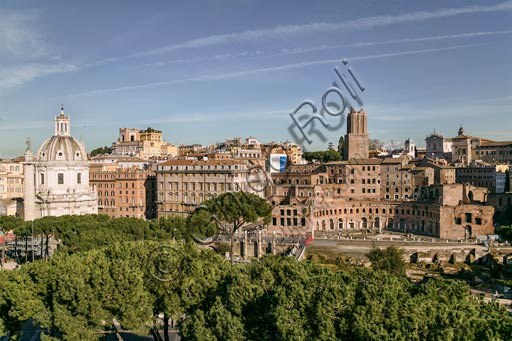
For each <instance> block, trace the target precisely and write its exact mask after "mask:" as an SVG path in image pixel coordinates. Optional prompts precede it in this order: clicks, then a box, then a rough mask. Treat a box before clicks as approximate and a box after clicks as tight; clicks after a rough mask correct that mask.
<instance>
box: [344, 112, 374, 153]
mask: <svg viewBox="0 0 512 341" xmlns="http://www.w3.org/2000/svg"><path fill="white" fill-rule="evenodd" d="M368 144H369V142H368V129H367V117H366V111H364V109H363V108H361V110H359V111H356V110H355V109H354V108H353V107H352V108H351V109H350V113H349V114H348V115H347V135H346V136H345V155H344V156H343V157H344V159H345V160H350V159H354V158H356V159H367V158H368Z"/></svg>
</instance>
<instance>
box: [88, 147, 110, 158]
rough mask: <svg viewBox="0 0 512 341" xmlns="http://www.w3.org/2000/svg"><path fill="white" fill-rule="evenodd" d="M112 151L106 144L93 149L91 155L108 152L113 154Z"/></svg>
mask: <svg viewBox="0 0 512 341" xmlns="http://www.w3.org/2000/svg"><path fill="white" fill-rule="evenodd" d="M111 153H112V148H111V147H107V146H104V147H99V148H96V149H93V150H92V151H91V156H96V155H108V154H111Z"/></svg>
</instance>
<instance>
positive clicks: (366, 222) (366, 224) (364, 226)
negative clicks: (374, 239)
mask: <svg viewBox="0 0 512 341" xmlns="http://www.w3.org/2000/svg"><path fill="white" fill-rule="evenodd" d="M361 228H363V229H366V228H368V219H366V217H363V218H362V219H361Z"/></svg>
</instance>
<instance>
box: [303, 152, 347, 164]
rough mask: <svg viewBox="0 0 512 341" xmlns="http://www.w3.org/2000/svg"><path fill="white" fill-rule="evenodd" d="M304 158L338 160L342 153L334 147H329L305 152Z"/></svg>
mask: <svg viewBox="0 0 512 341" xmlns="http://www.w3.org/2000/svg"><path fill="white" fill-rule="evenodd" d="M303 157H304V159H305V160H307V161H309V162H312V161H319V162H330V161H339V160H341V159H342V155H341V154H340V152H339V151H337V150H334V149H329V150H325V151H323V150H322V151H316V152H305V153H304V154H303Z"/></svg>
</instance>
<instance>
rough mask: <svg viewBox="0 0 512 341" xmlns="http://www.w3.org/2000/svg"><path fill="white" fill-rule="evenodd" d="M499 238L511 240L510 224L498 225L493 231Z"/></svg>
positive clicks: (511, 228) (511, 230)
mask: <svg viewBox="0 0 512 341" xmlns="http://www.w3.org/2000/svg"><path fill="white" fill-rule="evenodd" d="M494 232H495V233H496V234H497V235H499V236H500V238H501V239H503V240H507V241H509V242H510V241H512V226H500V227H499V228H497V229H496V230H495V231H494Z"/></svg>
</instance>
